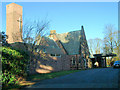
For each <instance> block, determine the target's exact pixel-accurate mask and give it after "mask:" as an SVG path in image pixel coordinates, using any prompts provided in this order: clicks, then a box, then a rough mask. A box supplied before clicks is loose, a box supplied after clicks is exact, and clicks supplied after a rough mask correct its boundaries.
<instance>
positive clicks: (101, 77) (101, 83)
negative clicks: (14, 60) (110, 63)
mask: <svg viewBox="0 0 120 90" xmlns="http://www.w3.org/2000/svg"><path fill="white" fill-rule="evenodd" d="M119 71H120V69H113V68H97V69H90V70H83V71H80V72H75V73H72V74H69V75H65V76H61V77H57V78H54V79H48V80H42V81H40V82H38V83H37V84H35V85H32V86H28V87H27V88H118V72H119Z"/></svg>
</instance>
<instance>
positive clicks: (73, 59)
mask: <svg viewBox="0 0 120 90" xmlns="http://www.w3.org/2000/svg"><path fill="white" fill-rule="evenodd" d="M75 64H76V61H75V57H72V65H75Z"/></svg>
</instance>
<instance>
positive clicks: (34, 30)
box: [22, 20, 49, 70]
mask: <svg viewBox="0 0 120 90" xmlns="http://www.w3.org/2000/svg"><path fill="white" fill-rule="evenodd" d="M48 27H49V22H48V21H41V22H40V21H37V20H34V21H32V22H30V21H29V22H27V23H25V24H24V25H23V37H22V39H23V43H24V46H25V48H26V51H29V52H30V54H29V57H30V60H29V61H28V65H30V64H31V62H32V56H31V55H34V54H33V53H34V52H35V49H36V46H37V45H40V43H41V38H42V37H43V36H45V35H47V30H48ZM38 42H39V43H38ZM27 70H29V66H28V68H27Z"/></svg>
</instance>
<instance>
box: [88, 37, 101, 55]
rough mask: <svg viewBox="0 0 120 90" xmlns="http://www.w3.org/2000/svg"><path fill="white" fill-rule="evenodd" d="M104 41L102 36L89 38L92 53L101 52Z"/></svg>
mask: <svg viewBox="0 0 120 90" xmlns="http://www.w3.org/2000/svg"><path fill="white" fill-rule="evenodd" d="M102 44H103V41H102V40H101V39H100V38H95V39H89V40H88V45H89V49H90V53H91V55H93V54H100V53H101V52H102Z"/></svg>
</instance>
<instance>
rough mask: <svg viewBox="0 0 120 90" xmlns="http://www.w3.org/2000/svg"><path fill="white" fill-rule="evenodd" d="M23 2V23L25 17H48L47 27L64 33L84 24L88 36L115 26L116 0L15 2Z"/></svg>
mask: <svg viewBox="0 0 120 90" xmlns="http://www.w3.org/2000/svg"><path fill="white" fill-rule="evenodd" d="M7 4H9V2H7V3H6V2H3V3H2V30H3V31H5V28H6V5H7ZM16 4H19V5H21V6H23V23H24V22H26V20H27V21H28V20H36V19H38V20H44V19H45V18H46V17H47V20H49V21H50V27H49V30H56V32H57V33H65V32H70V31H75V30H80V29H81V25H83V26H84V29H85V34H86V37H87V40H88V39H93V38H96V37H98V38H101V39H103V37H104V33H103V31H104V27H105V25H107V24H113V25H114V26H115V27H116V28H118V3H117V2H16Z"/></svg>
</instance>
